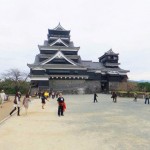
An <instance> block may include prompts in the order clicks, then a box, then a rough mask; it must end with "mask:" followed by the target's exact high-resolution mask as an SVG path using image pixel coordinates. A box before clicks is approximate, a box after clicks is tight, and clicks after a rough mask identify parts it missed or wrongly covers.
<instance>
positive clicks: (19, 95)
mask: <svg viewBox="0 0 150 150" xmlns="http://www.w3.org/2000/svg"><path fill="white" fill-rule="evenodd" d="M18 97H19V99H21V92H20V91H18Z"/></svg>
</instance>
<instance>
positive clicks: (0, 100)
mask: <svg viewBox="0 0 150 150" xmlns="http://www.w3.org/2000/svg"><path fill="white" fill-rule="evenodd" d="M4 100H6V94H5V93H4V90H2V91H1V93H0V106H1V108H2V107H3V103H4Z"/></svg>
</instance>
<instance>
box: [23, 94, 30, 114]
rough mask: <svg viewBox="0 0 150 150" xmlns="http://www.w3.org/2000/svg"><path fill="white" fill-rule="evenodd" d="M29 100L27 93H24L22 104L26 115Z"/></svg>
mask: <svg viewBox="0 0 150 150" xmlns="http://www.w3.org/2000/svg"><path fill="white" fill-rule="evenodd" d="M29 102H31V100H30V98H29V94H26V95H25V97H24V99H23V106H24V108H25V110H26V115H27V113H28V107H29Z"/></svg>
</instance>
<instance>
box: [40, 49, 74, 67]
mask: <svg viewBox="0 0 150 150" xmlns="http://www.w3.org/2000/svg"><path fill="white" fill-rule="evenodd" d="M55 58H64V59H65V60H66V61H68V62H69V63H70V64H72V65H74V66H77V64H76V63H75V62H73V61H72V60H71V59H69V58H67V57H66V56H65V55H64V54H63V53H62V52H61V51H58V52H57V53H56V54H55V55H54V56H53V57H50V58H48V59H46V60H45V61H43V62H41V64H40V65H45V64H46V63H48V62H50V61H52V60H53V59H55Z"/></svg>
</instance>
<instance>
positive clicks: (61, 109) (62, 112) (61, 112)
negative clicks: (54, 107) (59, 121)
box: [57, 93, 66, 117]
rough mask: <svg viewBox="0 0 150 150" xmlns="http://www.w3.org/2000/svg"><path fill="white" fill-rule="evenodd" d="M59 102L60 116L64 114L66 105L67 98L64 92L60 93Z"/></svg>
mask: <svg viewBox="0 0 150 150" xmlns="http://www.w3.org/2000/svg"><path fill="white" fill-rule="evenodd" d="M57 102H58V116H59V117H60V116H64V107H66V105H65V104H64V103H65V99H64V98H63V97H62V93H60V94H59V97H58V99H57Z"/></svg>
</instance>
